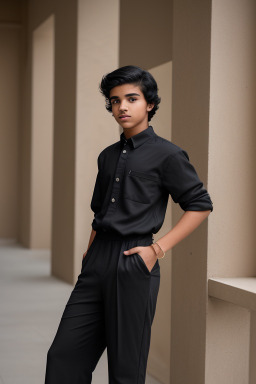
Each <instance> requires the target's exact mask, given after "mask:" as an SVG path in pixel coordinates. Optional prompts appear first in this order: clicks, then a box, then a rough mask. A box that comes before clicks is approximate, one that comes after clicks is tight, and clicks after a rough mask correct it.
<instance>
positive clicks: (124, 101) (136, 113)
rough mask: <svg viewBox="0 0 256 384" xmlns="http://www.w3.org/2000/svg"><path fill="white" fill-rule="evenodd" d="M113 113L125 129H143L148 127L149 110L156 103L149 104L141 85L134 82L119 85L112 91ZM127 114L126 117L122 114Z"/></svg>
mask: <svg viewBox="0 0 256 384" xmlns="http://www.w3.org/2000/svg"><path fill="white" fill-rule="evenodd" d="M109 97H110V102H111V105H112V114H113V116H114V118H115V119H116V121H117V122H118V124H120V125H121V126H122V127H123V128H124V130H126V129H128V128H129V129H131V128H135V129H136V130H142V129H145V128H147V127H148V112H149V111H151V109H153V107H154V104H148V103H147V101H146V100H145V97H144V95H143V92H142V91H141V89H140V87H138V86H136V85H134V84H123V85H118V86H116V87H114V88H112V89H111V91H110V96H109ZM122 115H127V116H128V117H126V118H121V117H120V116H122Z"/></svg>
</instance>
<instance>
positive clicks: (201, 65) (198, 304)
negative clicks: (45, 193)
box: [171, 0, 217, 384]
mask: <svg viewBox="0 0 256 384" xmlns="http://www.w3.org/2000/svg"><path fill="white" fill-rule="evenodd" d="M173 17H174V29H173V103H172V111H173V115H172V116H173V117H172V140H173V142H174V143H176V144H178V145H180V146H181V147H182V148H184V149H185V150H186V151H187V152H188V154H189V157H190V161H191V162H192V164H194V166H195V168H196V170H197V173H198V175H199V177H200V179H201V180H202V181H203V183H204V185H205V187H206V188H208V182H207V181H208V140H209V135H208V131H209V130H208V125H209V92H210V25H211V2H210V1H205V0H197V1H196V2H193V3H192V2H191V1H189V0H175V1H174V14H173ZM209 193H210V194H211V195H212V193H211V189H209ZM212 199H213V202H214V195H213V196H212ZM215 204H216V205H217V202H215ZM182 213H183V212H182V211H181V209H180V208H179V207H178V206H176V205H175V206H174V208H173V224H175V223H176V222H177V220H178V219H179V218H180V216H181V214H182ZM214 214H215V212H214V213H212V215H214ZM211 219H212V216H210V217H209V218H207V219H206V220H205V221H204V222H203V223H202V224H201V225H200V226H199V227H198V228H197V229H196V231H194V232H193V233H192V234H190V235H189V236H188V237H187V238H186V239H184V240H183V241H182V242H180V243H179V244H177V245H176V246H175V247H174V248H173V250H172V301H171V305H172V309H171V310H172V333H171V383H190V384H203V383H204V358H205V328H206V303H207V280H206V278H207V273H206V272H207V227H208V221H210V220H211Z"/></svg>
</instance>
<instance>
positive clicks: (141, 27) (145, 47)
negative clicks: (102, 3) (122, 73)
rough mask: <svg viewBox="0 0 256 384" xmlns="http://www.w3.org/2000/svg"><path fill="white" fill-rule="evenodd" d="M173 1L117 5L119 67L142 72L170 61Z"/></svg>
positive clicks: (141, 0) (146, 1)
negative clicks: (133, 67)
mask: <svg viewBox="0 0 256 384" xmlns="http://www.w3.org/2000/svg"><path fill="white" fill-rule="evenodd" d="M172 7H173V0H160V1H159V0H158V1H155V0H140V1H136V0H130V1H123V0H121V1H120V42H119V47H120V48H119V49H120V59H119V65H120V66H123V65H138V66H140V67H143V68H145V69H150V68H154V67H158V66H159V65H161V64H165V63H168V62H170V61H171V60H172V44H173V40H172V33H173V32H172V30H173V18H172V14H173V10H172Z"/></svg>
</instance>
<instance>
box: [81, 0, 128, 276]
mask: <svg viewBox="0 0 256 384" xmlns="http://www.w3.org/2000/svg"><path fill="white" fill-rule="evenodd" d="M118 44H119V1H118V0H110V1H107V2H103V1H101V0H95V1H90V0H86V1H85V0H79V2H78V40H77V79H76V83H77V90H76V137H75V148H76V150H75V174H74V176H75V179H74V185H75V200H74V263H75V264H74V265H75V274H74V277H76V276H77V274H78V273H79V272H80V269H81V262H82V254H83V253H84V251H85V250H86V249H87V245H88V241H89V235H90V233H91V229H92V227H91V222H92V220H93V212H92V210H91V208H90V203H91V198H92V193H93V187H94V183H95V180H96V175H97V171H98V168H97V157H98V154H99V153H100V151H101V150H102V149H103V148H105V147H106V146H107V145H110V144H112V143H113V142H115V141H117V140H119V135H120V133H121V131H120V129H119V126H118V124H117V123H116V121H115V120H114V117H113V116H112V115H111V113H109V112H108V111H107V110H106V109H105V100H104V97H103V96H102V95H101V93H100V92H99V89H98V86H99V83H100V81H101V78H102V76H103V75H104V74H105V73H107V72H111V71H113V70H114V69H116V68H118V60H119V49H118Z"/></svg>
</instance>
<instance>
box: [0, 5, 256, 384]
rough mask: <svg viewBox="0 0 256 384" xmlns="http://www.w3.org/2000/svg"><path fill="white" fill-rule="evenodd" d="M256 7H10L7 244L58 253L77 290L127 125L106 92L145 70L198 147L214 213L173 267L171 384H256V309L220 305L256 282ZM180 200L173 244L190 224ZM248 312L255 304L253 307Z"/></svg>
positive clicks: (160, 307) (2, 22)
mask: <svg viewBox="0 0 256 384" xmlns="http://www.w3.org/2000/svg"><path fill="white" fill-rule="evenodd" d="M255 8H256V3H255V1H254V0H223V1H220V0H212V1H210V0H206V1H205V0H196V1H194V2H190V1H188V0H174V1H173V2H172V1H167V0H162V1H160V2H159V1H158V2H154V1H152V0H150V1H147V2H146V1H144V0H143V1H141V2H139V3H138V2H137V3H136V2H135V1H131V2H126V1H123V0H121V1H118V0H110V1H108V2H104V1H102V0H95V1H93V2H92V1H89V0H77V1H71V2H70V1H67V0H64V1H63V0H54V1H53V0H51V1H50V0H47V1H43V2H42V1H39V0H30V1H19V0H16V1H15V0H8V1H7V0H5V1H1V3H0V83H1V87H0V135H1V137H0V160H1V161H0V170H1V189H0V212H1V215H0V238H2V239H6V240H7V239H13V240H14V241H18V242H19V243H20V244H22V245H23V246H24V247H28V248H30V249H36V248H45V249H51V255H52V261H51V262H52V265H51V273H52V274H53V275H54V276H56V277H58V278H60V279H62V280H64V281H66V282H69V283H71V284H73V283H74V282H75V281H76V278H77V275H78V273H79V268H80V264H81V257H82V253H83V252H84V250H85V249H86V248H87V244H88V240H89V234H90V230H91V222H92V218H93V212H92V211H91V210H90V200H91V196H92V191H93V187H94V183H95V178H96V171H97V163H96V159H97V156H98V153H99V152H100V151H101V150H102V149H103V148H104V147H106V146H107V145H109V144H111V143H112V142H113V141H116V140H118V138H119V135H120V133H121V131H120V127H118V125H117V124H116V123H115V121H114V120H113V118H112V116H111V114H109V113H108V112H107V111H106V110H105V105H104V99H103V97H102V96H101V95H100V93H99V91H98V84H99V82H100V80H101V77H102V76H103V74H105V73H107V72H109V71H112V70H113V69H115V68H117V67H118V66H122V65H127V64H134V65H139V66H141V67H143V68H145V69H147V70H149V71H150V72H151V73H152V74H153V75H154V77H155V78H156V80H157V82H158V85H159V95H160V96H161V97H162V102H161V104H160V108H159V111H158V112H157V114H156V115H155V117H154V118H153V119H152V121H151V124H152V125H153V127H154V129H155V131H156V132H157V133H158V134H159V135H160V136H163V137H165V138H167V139H168V140H172V141H173V142H174V143H176V144H177V145H179V146H181V147H183V148H184V149H185V150H187V152H188V154H189V156H190V160H191V162H192V164H193V165H194V166H195V168H196V169H197V171H198V174H199V176H200V178H201V179H202V181H203V182H204V184H205V186H206V188H207V189H208V191H209V193H210V195H211V198H212V201H213V204H214V211H213V213H212V214H211V215H210V217H209V218H208V219H207V220H206V221H205V222H204V223H202V225H201V226H200V227H199V228H198V229H197V230H196V231H195V232H194V233H192V234H191V235H190V236H188V237H187V238H186V239H185V240H184V241H182V242H181V243H179V244H178V245H177V246H175V247H174V249H173V250H171V251H169V252H168V253H167V255H166V258H165V259H164V260H162V261H161V285H160V292H159V296H158V304H157V312H156V315H155V320H154V323H153V328H152V341H151V348H150V355H149V363H148V371H149V373H151V374H152V375H153V376H155V377H156V378H157V379H158V380H159V381H161V382H162V383H171V384H180V383H182V384H184V383H189V384H203V383H206V384H216V383H217V382H218V383H219V384H247V383H249V384H253V383H255V382H256V372H255V368H254V363H253V362H254V361H255V358H256V351H255V337H256V320H255V312H254V311H252V310H250V309H249V308H247V307H246V306H244V307H243V306H242V305H241V306H238V305H234V304H232V303H229V302H226V301H223V300H218V299H214V298H212V297H209V296H208V279H209V278H211V277H224V278H225V277H226V278H228V277H239V276H240V277H253V276H255V273H256V261H255V248H256V247H255V238H256V237H255V224H256V223H255V220H256V219H255V217H256V215H255V192H254V191H255V184H256V172H255V167H256V166H255V164H256V161H255V160H256V159H255V144H256V131H255V125H256V124H255V123H256V114H255V99H256V86H255V83H256V82H255V78H256V76H255V68H256V44H255V43H256V42H255V39H256V33H255V32H256V31H255V29H256V24H255V14H256V13H255ZM182 213H183V212H182V210H181V209H180V208H179V206H177V205H175V204H173V202H172V201H171V198H170V200H169V205H168V209H167V214H166V219H165V222H164V225H163V227H162V228H161V230H160V231H159V233H158V234H157V235H155V239H158V238H160V237H161V236H162V235H163V234H165V233H166V232H167V231H168V230H169V229H171V227H172V226H173V225H175V223H176V222H177V220H178V219H179V217H180V216H181V215H182ZM242 304H243V303H242Z"/></svg>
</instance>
